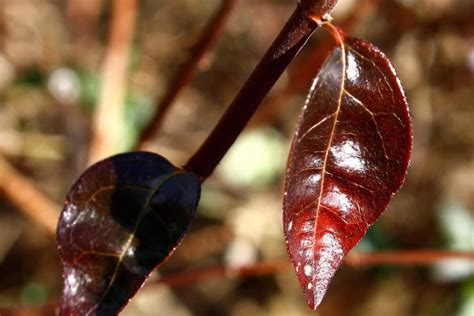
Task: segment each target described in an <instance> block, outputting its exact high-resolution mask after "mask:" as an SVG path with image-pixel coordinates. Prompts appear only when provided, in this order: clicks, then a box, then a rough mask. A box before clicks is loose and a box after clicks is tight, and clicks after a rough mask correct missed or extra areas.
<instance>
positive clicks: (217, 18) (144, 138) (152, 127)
mask: <svg viewBox="0 0 474 316" xmlns="http://www.w3.org/2000/svg"><path fill="white" fill-rule="evenodd" d="M236 3H237V0H222V5H221V6H220V8H219V9H218V10H217V11H216V13H215V14H214V16H213V17H212V18H211V19H210V20H209V22H208V24H207V26H206V27H205V29H204V31H203V32H202V34H201V35H200V36H199V38H198V39H197V41H196V43H195V44H194V45H193V46H192V47H191V48H190V50H189V57H188V59H187V60H186V61H185V62H184V63H183V64H182V65H181V66H180V68H179V70H178V72H177V73H176V75H175V76H174V78H173V80H172V81H171V83H170V85H169V86H168V89H167V91H166V93H165V94H164V95H163V97H162V98H161V99H160V100H158V101H157V109H156V112H155V114H154V115H153V117H152V118H151V119H150V121H149V123H148V125H147V126H146V127H145V128H144V130H143V132H142V133H141V135H140V138H139V140H138V142H137V147H140V148H145V147H146V143H147V142H148V141H150V140H151V139H152V138H153V136H154V135H155V134H156V133H157V131H158V129H159V128H160V126H161V124H162V122H163V119H164V117H165V115H166V113H167V112H168V110H169V108H170V107H171V105H172V104H173V102H174V101H175V100H176V98H177V96H178V95H179V93H180V92H181V91H182V89H183V88H184V87H185V86H187V85H188V84H189V83H190V82H191V80H192V79H193V78H194V76H195V74H196V71H197V69H198V66H199V63H200V62H201V61H202V60H203V59H204V58H205V56H206V53H207V52H208V51H209V50H211V49H212V47H213V46H214V45H215V43H216V42H217V39H218V38H219V35H220V34H221V32H222V30H223V28H224V25H225V22H226V21H227V20H228V18H229V17H230V14H231V13H232V11H233V8H234V7H235V4H236Z"/></svg>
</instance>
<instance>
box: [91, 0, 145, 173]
mask: <svg viewBox="0 0 474 316" xmlns="http://www.w3.org/2000/svg"><path fill="white" fill-rule="evenodd" d="M137 2H138V0H117V1H114V2H113V5H114V7H113V12H112V21H111V24H110V34H109V40H108V44H107V52H106V55H105V60H104V64H103V69H102V88H101V92H100V97H99V104H98V107H97V112H96V114H95V116H94V130H93V140H92V143H91V149H90V153H89V164H91V163H93V162H95V161H97V160H99V159H102V158H104V157H106V156H108V155H111V154H113V153H115V152H116V151H117V149H118V148H119V144H120V143H121V142H122V135H123V134H122V124H123V122H124V118H123V115H124V102H125V95H126V89H127V76H126V73H127V67H128V61H129V56H130V50H131V46H132V40H133V34H134V29H135V22H136V15H137V5H138V3H137Z"/></svg>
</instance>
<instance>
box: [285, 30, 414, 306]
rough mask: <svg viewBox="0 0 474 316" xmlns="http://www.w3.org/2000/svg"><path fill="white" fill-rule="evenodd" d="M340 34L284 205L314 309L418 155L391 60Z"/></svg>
mask: <svg viewBox="0 0 474 316" xmlns="http://www.w3.org/2000/svg"><path fill="white" fill-rule="evenodd" d="M331 27H332V28H335V27H333V26H331ZM332 32H333V35H334V36H335V37H336V39H337V40H338V43H339V44H340V45H339V46H340V47H337V48H335V49H334V51H332V53H331V54H330V56H329V57H328V59H327V60H326V62H325V64H324V65H323V67H322V68H321V70H320V72H319V73H318V75H317V76H316V78H315V80H314V83H313V86H312V88H311V90H310V93H309V96H308V98H307V101H306V104H305V106H304V108H303V111H302V113H301V115H300V119H299V122H298V126H297V129H296V132H295V135H294V137H293V142H292V147H291V152H290V156H289V159H288V166H287V174H286V179H285V197H284V206H283V209H284V232H285V238H286V243H287V249H288V253H289V255H290V257H291V259H292V262H293V265H294V267H295V269H296V274H297V277H298V280H299V282H300V284H301V286H302V287H303V290H304V292H305V295H306V299H307V301H308V304H309V305H310V307H312V308H316V307H317V306H318V305H319V304H320V302H321V300H322V298H323V296H324V294H325V293H326V290H327V288H328V286H329V283H330V281H331V279H332V277H333V276H334V274H335V272H336V270H337V268H338V267H339V265H340V264H341V263H342V261H343V259H344V257H345V256H346V254H347V253H348V252H349V250H351V249H352V248H353V247H354V246H355V245H356V243H357V242H358V241H359V240H360V239H361V238H362V236H363V235H364V234H365V233H366V231H367V229H368V227H369V225H371V224H372V223H374V221H375V220H377V218H378V217H379V216H380V215H381V214H382V212H383V211H384V210H385V208H386V207H387V205H388V203H389V201H390V200H391V198H392V196H393V195H394V193H395V192H396V191H397V190H398V189H399V188H400V187H401V185H402V183H403V180H404V178H405V174H406V170H407V166H408V161H409V156H410V150H411V126H410V117H409V112H408V104H407V101H406V98H405V95H404V92H403V89H402V87H401V84H400V82H399V80H398V78H397V75H396V73H395V71H394V69H393V67H392V65H391V64H390V62H389V60H388V59H387V58H386V57H385V56H384V54H383V53H382V52H380V50H378V49H377V48H376V47H375V46H374V45H372V44H370V43H368V42H366V41H364V40H361V39H355V38H350V37H346V36H345V35H343V34H342V31H340V30H335V29H333V30H332Z"/></svg>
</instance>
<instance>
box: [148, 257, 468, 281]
mask: <svg viewBox="0 0 474 316" xmlns="http://www.w3.org/2000/svg"><path fill="white" fill-rule="evenodd" d="M447 259H466V260H472V261H474V251H470V252H467V251H466V252H462V251H449V250H413V251H385V252H382V251H381V252H369V253H361V252H353V253H351V254H350V255H348V256H347V257H346V259H345V261H344V264H346V265H348V266H353V267H363V266H372V265H429V264H433V263H436V262H439V261H442V260H447ZM290 268H291V264H290V260H289V259H288V258H280V259H275V260H272V261H267V262H258V263H256V264H253V265H249V266H242V267H226V266H214V267H208V268H203V269H199V270H193V271H187V272H181V273H174V274H168V275H164V276H162V277H161V278H160V279H158V281H157V283H163V284H166V285H168V286H170V287H180V286H186V285H190V284H193V283H196V282H201V281H207V280H210V279H214V278H221V277H228V278H238V277H246V276H258V275H267V274H274V273H277V272H281V271H285V270H289V269H290Z"/></svg>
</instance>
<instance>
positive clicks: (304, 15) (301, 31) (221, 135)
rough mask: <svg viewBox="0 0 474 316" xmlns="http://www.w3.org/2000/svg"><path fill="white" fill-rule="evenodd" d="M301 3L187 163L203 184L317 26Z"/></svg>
mask: <svg viewBox="0 0 474 316" xmlns="http://www.w3.org/2000/svg"><path fill="white" fill-rule="evenodd" d="M304 3H305V4H304V5H303V2H300V3H299V4H298V5H297V7H296V9H295V11H294V12H293V14H292V15H291V17H290V18H289V20H288V22H287V23H286V25H285V26H284V27H283V29H282V31H281V32H280V34H279V35H278V36H277V38H276V39H275V41H274V42H273V43H272V45H271V46H270V48H269V49H268V50H267V52H266V53H265V55H264V56H263V58H262V59H261V61H260V62H259V63H258V65H257V66H256V67H255V69H254V71H253V72H252V74H251V75H250V77H249V78H248V79H247V81H246V82H245V83H244V85H243V87H242V88H241V89H240V91H239V93H238V94H237V96H236V97H235V98H234V100H233V101H232V103H231V104H230V105H229V107H228V108H227V110H226V112H225V113H224V115H223V116H222V118H221V119H220V121H219V122H218V123H217V125H216V126H215V127H214V129H213V130H212V132H211V134H210V135H209V137H208V138H207V139H206V140H205V142H204V143H203V144H202V145H201V147H200V148H199V149H198V150H197V151H196V153H195V154H194V155H193V156H192V157H191V158H190V159H189V160H188V162H187V163H186V165H185V167H184V168H185V169H186V170H189V171H192V172H194V173H196V174H197V175H199V177H200V178H201V180H202V181H204V180H205V179H206V178H207V177H208V176H209V175H210V174H211V173H212V172H213V171H214V169H215V167H216V166H217V165H218V163H219V162H220V161H221V159H222V158H223V157H224V155H225V153H226V152H227V150H228V149H229V148H230V147H231V146H232V144H233V143H234V142H235V140H236V139H237V137H238V135H239V134H240V133H241V132H242V130H243V129H244V127H245V125H246V124H247V122H248V121H249V119H250V118H251V117H252V115H253V114H254V113H255V111H256V110H257V108H258V106H259V105H260V103H261V102H262V100H263V98H264V97H265V96H266V95H267V93H268V91H270V89H271V88H272V86H273V85H274V84H275V82H276V81H277V79H278V78H279V77H280V75H281V74H282V72H283V71H284V70H285V68H286V67H287V66H288V64H289V63H290V62H291V61H292V60H293V58H294V57H295V55H296V54H297V53H298V52H299V50H300V49H301V48H302V47H303V46H304V44H305V43H306V41H307V40H308V38H309V37H310V36H311V34H312V33H313V32H314V30H315V29H316V28H317V27H318V24H317V23H316V22H315V21H314V19H313V18H314V17H313V16H312V14H313V13H314V10H313V8H312V7H311V6H313V5H314V6H316V7H317V5H315V4H313V3H317V1H305V2H304Z"/></svg>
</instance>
